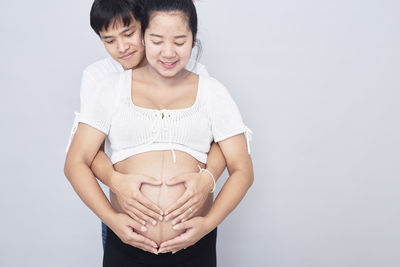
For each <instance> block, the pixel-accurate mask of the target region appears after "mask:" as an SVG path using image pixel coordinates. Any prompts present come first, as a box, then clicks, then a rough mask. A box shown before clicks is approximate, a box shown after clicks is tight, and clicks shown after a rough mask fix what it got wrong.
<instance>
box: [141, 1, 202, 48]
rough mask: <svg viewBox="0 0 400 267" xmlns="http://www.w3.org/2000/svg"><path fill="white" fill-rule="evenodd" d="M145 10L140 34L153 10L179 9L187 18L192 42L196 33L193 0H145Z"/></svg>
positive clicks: (195, 14)
mask: <svg viewBox="0 0 400 267" xmlns="http://www.w3.org/2000/svg"><path fill="white" fill-rule="evenodd" d="M145 1H146V2H145V10H144V16H143V19H142V35H143V36H144V32H145V31H146V29H147V27H148V26H149V23H150V19H151V15H152V13H153V12H155V11H167V12H168V11H181V12H182V13H183V14H184V15H185V16H186V18H187V21H188V24H189V28H190V30H191V32H192V35H193V42H195V41H196V35H197V13H196V7H195V6H194V4H193V0H145Z"/></svg>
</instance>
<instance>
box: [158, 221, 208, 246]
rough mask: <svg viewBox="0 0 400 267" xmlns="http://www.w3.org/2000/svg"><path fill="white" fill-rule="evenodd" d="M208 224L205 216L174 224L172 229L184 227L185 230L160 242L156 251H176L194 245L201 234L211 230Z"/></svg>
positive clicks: (203, 234)
mask: <svg viewBox="0 0 400 267" xmlns="http://www.w3.org/2000/svg"><path fill="white" fill-rule="evenodd" d="M209 225H210V224H209V223H208V222H207V219H206V218H205V217H195V218H192V219H190V220H188V221H186V222H183V223H179V224H177V225H174V226H173V227H172V228H173V229H175V230H185V229H186V231H185V232H183V233H182V234H180V235H178V236H177V237H175V238H173V239H170V240H167V241H164V242H162V243H161V244H160V248H159V250H158V253H167V252H172V253H176V252H178V251H179V250H181V249H185V248H187V247H190V246H192V245H194V244H195V243H196V242H197V241H199V240H200V239H201V238H202V237H203V236H205V235H206V234H208V233H209V232H211V230H212V229H211V230H210V228H211V227H210V226H209Z"/></svg>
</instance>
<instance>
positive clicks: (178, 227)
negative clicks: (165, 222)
mask: <svg viewBox="0 0 400 267" xmlns="http://www.w3.org/2000/svg"><path fill="white" fill-rule="evenodd" d="M192 227H193V223H192V220H189V221H186V222H181V223H178V224H176V225H174V226H173V227H172V228H173V229H174V230H186V229H189V228H192Z"/></svg>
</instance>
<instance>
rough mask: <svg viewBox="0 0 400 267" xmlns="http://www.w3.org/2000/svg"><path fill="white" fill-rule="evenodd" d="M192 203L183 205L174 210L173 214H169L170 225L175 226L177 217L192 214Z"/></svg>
mask: <svg viewBox="0 0 400 267" xmlns="http://www.w3.org/2000/svg"><path fill="white" fill-rule="evenodd" d="M192 205H193V204H192V202H191V201H188V202H186V203H185V205H183V206H182V207H180V208H179V209H177V210H175V211H174V212H172V213H171V219H172V218H173V220H172V224H176V223H177V222H178V220H177V217H179V216H180V215H184V216H185V215H190V214H193V212H194V210H193V208H192Z"/></svg>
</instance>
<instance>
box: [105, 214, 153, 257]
mask: <svg viewBox="0 0 400 267" xmlns="http://www.w3.org/2000/svg"><path fill="white" fill-rule="evenodd" d="M109 227H110V228H111V229H112V230H113V232H114V233H115V234H116V235H117V236H118V237H119V239H121V241H122V242H124V243H125V244H128V245H131V246H134V247H136V248H139V249H141V250H144V251H148V252H151V253H154V254H158V252H157V244H156V243H155V242H154V241H153V240H151V239H149V238H147V237H144V236H142V235H141V234H140V233H136V232H135V231H134V230H135V229H136V230H137V231H141V232H145V231H147V228H146V227H145V226H143V225H141V224H140V223H138V222H137V221H135V220H133V219H132V218H131V217H129V216H128V215H126V214H124V213H117V214H116V215H115V216H114V217H113V220H112V223H110V225H109Z"/></svg>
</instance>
